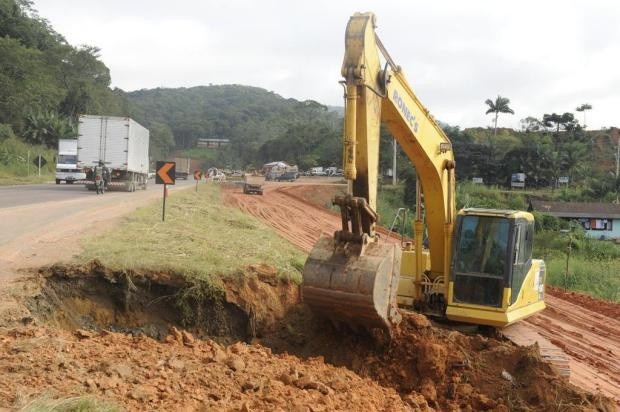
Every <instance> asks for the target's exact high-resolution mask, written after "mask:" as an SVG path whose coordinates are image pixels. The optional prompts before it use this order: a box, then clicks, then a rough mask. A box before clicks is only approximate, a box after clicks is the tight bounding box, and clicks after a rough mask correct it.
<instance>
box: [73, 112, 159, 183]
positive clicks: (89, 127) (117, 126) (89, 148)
mask: <svg viewBox="0 0 620 412" xmlns="http://www.w3.org/2000/svg"><path fill="white" fill-rule="evenodd" d="M77 156H78V166H80V167H82V168H83V169H84V171H85V172H86V181H85V182H86V187H87V188H88V189H89V190H94V188H95V184H94V168H95V166H97V165H99V164H101V165H102V166H104V167H107V168H108V170H109V171H110V181H109V182H108V189H122V190H127V191H128V192H133V191H135V190H136V188H142V189H146V185H147V182H148V172H149V131H148V129H146V128H144V127H143V126H141V125H140V124H139V123H137V122H135V121H134V120H132V119H130V118H129V117H112V116H93V115H82V116H80V120H79V125H78V146H77Z"/></svg>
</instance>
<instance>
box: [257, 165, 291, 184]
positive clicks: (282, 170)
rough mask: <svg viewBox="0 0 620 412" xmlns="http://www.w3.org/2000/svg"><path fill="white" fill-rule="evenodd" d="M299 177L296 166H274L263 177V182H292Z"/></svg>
mask: <svg viewBox="0 0 620 412" xmlns="http://www.w3.org/2000/svg"><path fill="white" fill-rule="evenodd" d="M298 176H299V168H298V167H297V166H288V165H287V166H275V167H272V168H271V169H270V170H269V172H267V174H266V175H265V180H276V181H282V180H287V181H293V180H295V179H297V177H298Z"/></svg>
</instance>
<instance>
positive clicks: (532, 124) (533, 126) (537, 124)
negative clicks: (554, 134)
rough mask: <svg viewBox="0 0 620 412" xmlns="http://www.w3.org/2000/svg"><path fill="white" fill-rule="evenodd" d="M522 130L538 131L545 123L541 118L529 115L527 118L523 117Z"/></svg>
mask: <svg viewBox="0 0 620 412" xmlns="http://www.w3.org/2000/svg"><path fill="white" fill-rule="evenodd" d="M520 123H521V131H523V132H538V131H540V129H542V128H543V124H542V123H541V121H540V120H538V119H537V118H535V117H533V116H528V117H526V118H525V119H521V121H520Z"/></svg>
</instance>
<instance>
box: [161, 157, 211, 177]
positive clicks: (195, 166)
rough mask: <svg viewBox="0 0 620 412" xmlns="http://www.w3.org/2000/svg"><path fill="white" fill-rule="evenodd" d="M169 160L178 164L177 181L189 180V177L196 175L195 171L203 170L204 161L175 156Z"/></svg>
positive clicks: (176, 167)
mask: <svg viewBox="0 0 620 412" xmlns="http://www.w3.org/2000/svg"><path fill="white" fill-rule="evenodd" d="M168 160H169V161H172V162H175V163H176V166H175V176H176V178H177V179H183V180H187V178H188V177H189V176H192V175H193V174H194V171H195V170H202V163H203V161H202V160H199V159H192V158H191V157H179V156H174V157H172V158H169V159H168Z"/></svg>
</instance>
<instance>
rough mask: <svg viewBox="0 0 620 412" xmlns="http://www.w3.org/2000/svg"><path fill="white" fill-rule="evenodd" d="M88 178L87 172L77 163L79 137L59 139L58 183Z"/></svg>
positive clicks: (57, 157) (69, 182)
mask: <svg viewBox="0 0 620 412" xmlns="http://www.w3.org/2000/svg"><path fill="white" fill-rule="evenodd" d="M84 179H86V174H85V173H84V172H83V171H82V169H80V168H79V166H78V164H77V139H59V140H58V156H56V184H57V185H58V184H60V182H65V183H67V184H71V183H74V182H77V181H79V180H84Z"/></svg>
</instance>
